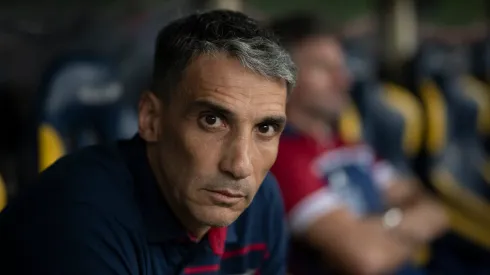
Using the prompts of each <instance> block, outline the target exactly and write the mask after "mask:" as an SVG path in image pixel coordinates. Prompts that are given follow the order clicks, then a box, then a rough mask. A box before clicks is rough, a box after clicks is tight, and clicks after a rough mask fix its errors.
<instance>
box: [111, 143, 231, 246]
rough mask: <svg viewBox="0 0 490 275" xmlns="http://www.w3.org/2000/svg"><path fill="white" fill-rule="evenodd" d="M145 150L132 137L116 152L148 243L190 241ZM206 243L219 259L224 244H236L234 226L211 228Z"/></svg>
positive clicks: (143, 146) (142, 144)
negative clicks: (130, 179)
mask: <svg viewBox="0 0 490 275" xmlns="http://www.w3.org/2000/svg"><path fill="white" fill-rule="evenodd" d="M145 146H146V144H145V141H144V140H143V139H142V138H141V137H140V136H139V135H136V136H135V137H134V138H133V139H131V140H129V141H124V142H122V144H121V146H120V148H122V152H123V154H124V155H125V159H126V163H127V165H128V167H129V170H130V172H131V174H132V175H133V180H134V186H135V194H136V198H137V200H138V204H139V206H140V210H141V212H142V215H143V220H144V224H145V227H146V230H147V235H148V240H149V241H150V242H157V243H158V242H166V241H171V240H177V239H180V240H182V239H185V240H191V238H190V237H189V234H188V233H187V231H186V230H185V228H184V227H183V226H182V225H181V224H180V222H179V221H178V219H177V217H175V215H174V213H173V212H172V211H171V210H170V208H169V206H168V204H167V202H166V201H165V199H164V197H163V195H162V194H161V191H160V189H159V188H158V184H157V181H156V178H155V175H154V173H153V171H152V170H151V167H150V164H149V161H148V157H147V155H146V149H145ZM207 240H208V242H209V245H210V247H211V249H212V250H213V252H214V253H216V254H218V255H221V254H222V253H223V251H224V247H225V243H230V242H236V241H237V235H236V230H235V226H234V224H232V225H230V226H228V227H224V228H211V230H210V231H209V232H208V234H207Z"/></svg>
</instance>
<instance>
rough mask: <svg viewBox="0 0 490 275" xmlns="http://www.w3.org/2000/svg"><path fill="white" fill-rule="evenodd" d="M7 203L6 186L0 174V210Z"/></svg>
mask: <svg viewBox="0 0 490 275" xmlns="http://www.w3.org/2000/svg"><path fill="white" fill-rule="evenodd" d="M6 205H7V187H6V185H5V182H4V180H3V178H2V175H0V211H2V210H3V209H4V208H5V206H6Z"/></svg>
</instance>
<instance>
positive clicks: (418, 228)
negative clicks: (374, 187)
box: [373, 161, 449, 245]
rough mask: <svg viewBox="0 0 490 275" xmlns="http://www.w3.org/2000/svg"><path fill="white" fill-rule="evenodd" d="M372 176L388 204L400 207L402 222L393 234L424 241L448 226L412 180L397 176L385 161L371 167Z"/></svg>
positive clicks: (416, 242) (434, 203) (437, 206)
mask: <svg viewBox="0 0 490 275" xmlns="http://www.w3.org/2000/svg"><path fill="white" fill-rule="evenodd" d="M373 172H374V176H375V179H376V180H377V182H378V183H379V184H380V187H381V189H382V190H383V191H384V192H383V194H384V198H385V201H386V204H387V206H388V207H392V208H398V209H400V210H401V218H402V221H401V222H400V224H399V225H398V226H397V227H396V230H395V232H394V233H396V234H398V235H399V237H400V238H402V239H404V240H405V241H407V242H412V243H413V245H420V244H425V243H428V242H430V241H431V240H433V239H434V238H436V237H438V236H440V235H441V234H442V233H444V232H445V231H446V230H447V229H448V226H449V222H448V218H447V216H446V213H445V211H444V209H443V207H442V206H441V205H440V204H439V203H438V202H437V200H436V199H435V198H433V197H432V196H431V195H430V194H429V193H428V192H426V191H425V190H424V188H423V187H422V186H421V185H420V184H419V182H418V181H417V180H415V179H409V178H408V177H403V176H400V175H399V174H398V173H397V172H396V170H395V168H394V167H392V166H391V165H390V164H389V163H388V162H386V161H379V162H377V163H376V164H375V166H374V170H373Z"/></svg>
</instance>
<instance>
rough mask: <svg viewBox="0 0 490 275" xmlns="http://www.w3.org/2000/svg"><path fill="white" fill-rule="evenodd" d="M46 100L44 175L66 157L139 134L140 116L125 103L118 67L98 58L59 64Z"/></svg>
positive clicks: (42, 149) (49, 80)
mask: <svg viewBox="0 0 490 275" xmlns="http://www.w3.org/2000/svg"><path fill="white" fill-rule="evenodd" d="M40 95H41V97H40V100H39V103H40V104H39V106H38V110H39V117H40V118H41V119H40V121H39V125H38V135H39V140H38V146H39V162H40V163H39V168H40V169H41V170H42V169H44V168H46V167H47V166H49V165H50V164H51V163H52V161H54V160H56V159H57V158H59V157H60V156H61V155H62V154H64V153H67V152H71V151H73V150H75V149H78V148H81V147H84V146H88V145H92V144H96V143H104V142H108V141H112V140H116V139H119V138H127V137H130V136H131V135H133V134H134V133H135V132H136V123H137V120H136V113H135V110H134V109H133V108H131V106H128V105H127V104H126V102H125V100H124V89H123V85H122V83H121V81H120V79H119V78H118V73H117V70H116V68H115V67H113V66H112V65H111V63H109V62H108V61H107V60H104V59H101V58H99V57H98V56H95V55H75V56H70V57H68V58H63V59H61V60H60V61H58V62H57V63H56V64H55V65H54V66H53V68H51V69H50V70H48V72H47V75H46V79H45V82H44V85H43V87H42V90H41V93H40Z"/></svg>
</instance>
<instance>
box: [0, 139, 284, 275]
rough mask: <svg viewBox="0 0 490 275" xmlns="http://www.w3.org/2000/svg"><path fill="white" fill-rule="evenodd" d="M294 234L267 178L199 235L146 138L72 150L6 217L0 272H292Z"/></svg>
mask: <svg viewBox="0 0 490 275" xmlns="http://www.w3.org/2000/svg"><path fill="white" fill-rule="evenodd" d="M286 246H287V234H286V231H285V223H284V214H283V206H282V201H281V198H280V193H279V190H278V188H277V185H276V182H275V180H274V179H273V178H272V177H271V176H267V177H266V179H265V180H264V182H263V183H262V186H261V187H260V189H259V191H258V192H257V195H256V197H255V198H254V200H253V202H252V203H251V205H250V206H249V207H248V208H247V210H246V211H245V212H244V213H243V214H242V215H241V216H240V217H239V218H238V219H237V220H236V221H235V222H234V223H233V224H232V225H230V226H229V227H227V228H214V229H211V230H210V231H209V233H208V234H207V236H206V237H205V238H203V240H201V241H200V242H196V241H194V240H193V239H192V238H191V237H190V236H189V235H188V233H187V232H186V230H185V229H184V228H183V227H182V226H181V224H180V223H179V222H178V221H177V219H176V217H175V216H174V215H173V213H172V212H171V211H170V209H169V207H168V206H167V204H166V202H165V200H164V199H163V196H162V194H161V193H160V191H159V189H158V186H157V183H156V180H155V178H154V175H153V173H152V171H151V169H150V166H149V163H148V160H147V157H146V154H145V144H144V141H142V140H141V139H140V138H139V137H135V138H134V139H132V140H130V141H122V142H119V143H117V144H113V145H108V146H93V147H89V148H86V149H83V150H80V151H78V152H76V153H73V154H71V155H68V156H66V157H64V158H62V159H61V160H59V161H58V162H56V163H55V164H54V165H53V166H51V167H50V168H49V169H47V170H46V171H45V172H43V173H42V174H41V176H40V178H39V181H38V182H37V184H36V185H35V186H34V187H33V188H32V189H30V190H29V191H27V192H26V193H24V194H23V195H22V196H21V197H19V198H18V199H17V200H16V201H14V202H13V203H12V204H10V205H9V206H8V207H7V208H6V209H5V210H4V211H3V212H2V213H1V214H0V273H1V274H36V275H42V274H53V275H54V274H70V275H77V274H91V275H98V274H101V275H102V274H104V275H105V274H118V275H122V274H142V275H143V274H147V275H163V274H165V275H173V274H175V275H177V274H202V275H206V274H274V275H277V274H285V272H286V270H285V264H286V263H285V260H286V259H285V258H286Z"/></svg>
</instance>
